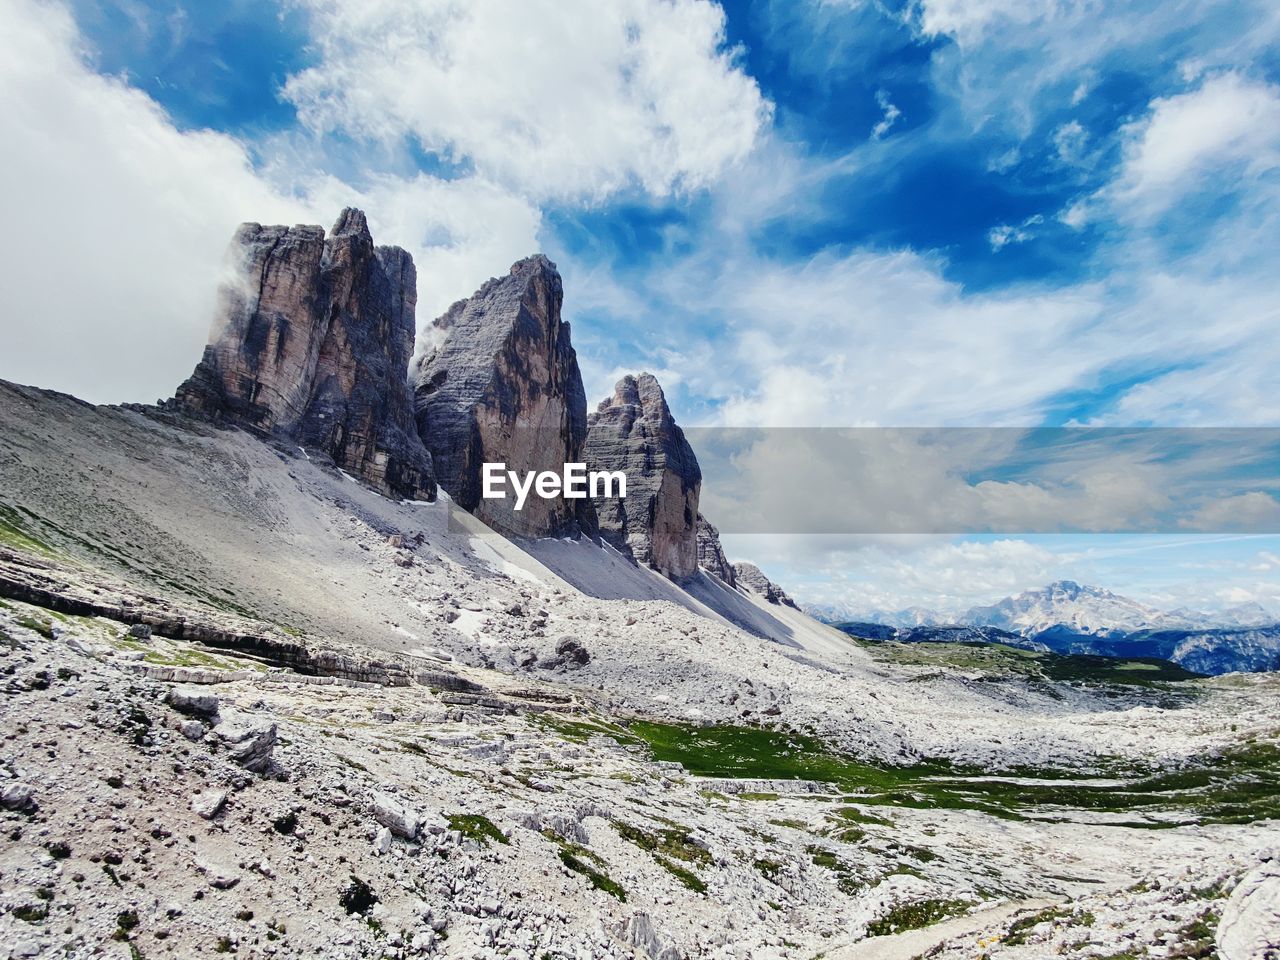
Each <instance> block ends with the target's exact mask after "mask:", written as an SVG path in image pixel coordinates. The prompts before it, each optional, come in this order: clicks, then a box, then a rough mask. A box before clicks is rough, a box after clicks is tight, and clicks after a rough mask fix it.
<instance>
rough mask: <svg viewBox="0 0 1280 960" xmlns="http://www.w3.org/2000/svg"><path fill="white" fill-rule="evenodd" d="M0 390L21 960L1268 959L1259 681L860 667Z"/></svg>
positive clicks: (599, 553) (742, 612)
mask: <svg viewBox="0 0 1280 960" xmlns="http://www.w3.org/2000/svg"><path fill="white" fill-rule="evenodd" d="M3 389H4V390H5V396H4V403H3V404H0V508H2V510H3V512H2V513H0V520H2V521H3V523H2V524H0V586H2V587H3V596H4V597H6V598H7V599H5V600H4V606H3V607H0V631H3V636H2V637H0V671H3V676H0V683H2V684H3V693H2V694H0V729H2V730H3V736H4V741H3V749H2V752H0V801H2V802H3V806H4V811H3V813H0V817H2V818H3V819H2V829H3V834H2V836H3V840H0V908H2V909H3V911H4V912H3V913H2V914H0V944H4V945H5V946H6V947H7V948H8V949H9V950H10V952H11V953H12V954H13V955H15V956H38V955H50V956H53V955H70V956H88V955H93V954H108V955H110V954H113V953H114V954H115V955H119V956H143V957H154V956H162V955H166V954H168V955H175V956H194V955H206V954H209V953H216V952H220V951H221V952H234V953H236V954H237V955H242V956H257V955H275V956H302V955H322V956H371V957H377V956H412V955H427V954H438V955H441V956H449V957H475V956H481V957H503V956H505V957H513V958H519V957H528V958H539V960H540V958H543V957H546V956H550V957H579V956H581V957H586V956H591V957H606V956H610V957H633V956H637V955H638V956H641V957H654V958H660V957H666V958H668V960H670V958H672V957H676V956H683V957H738V958H745V957H760V958H764V957H784V956H786V957H814V956H817V955H819V954H826V955H828V956H831V957H837V956H848V957H855V956H857V957H867V956H883V957H892V956H900V955H909V956H917V955H925V954H930V953H931V952H932V953H931V955H938V956H946V957H953V956H954V957H960V956H975V955H979V954H982V953H985V954H986V955H989V956H991V957H997V956H1006V955H1007V956H1009V957H1011V958H1018V957H1039V956H1052V955H1059V954H1061V955H1067V956H1082V957H1112V958H1121V957H1126V956H1134V957H1137V956H1144V957H1146V956H1149V957H1172V956H1183V957H1191V956H1209V955H1210V954H1209V953H1206V952H1204V951H1206V950H1209V949H1214V950H1218V951H1219V954H1220V955H1221V956H1222V957H1224V958H1227V960H1237V958H1247V957H1265V956H1267V955H1268V954H1267V952H1266V951H1267V950H1272V951H1274V950H1275V949H1276V948H1275V942H1276V940H1277V939H1278V936H1277V934H1276V930H1277V929H1278V928H1280V923H1278V922H1277V920H1276V905H1275V904H1276V894H1275V890H1276V885H1277V879H1276V875H1275V872H1274V867H1273V861H1271V860H1269V859H1268V858H1269V857H1270V856H1272V851H1273V850H1274V847H1275V843H1276V841H1275V829H1274V828H1275V823H1274V820H1267V819H1266V818H1267V817H1274V816H1275V813H1274V810H1275V803H1276V792H1275V789H1274V788H1275V777H1276V773H1277V770H1276V768H1275V764H1274V763H1273V757H1274V751H1275V749H1276V748H1275V744H1276V741H1277V739H1278V730H1277V726H1278V725H1277V722H1276V716H1275V707H1274V704H1275V702H1276V699H1275V698H1276V693H1277V685H1276V682H1275V681H1276V678H1274V677H1261V676H1259V677H1226V678H1220V679H1218V680H1214V681H1193V682H1191V683H1188V684H1164V683H1152V684H1147V685H1141V684H1139V685H1132V686H1124V687H1117V686H1115V685H1110V684H1090V683H1067V682H1053V681H1046V680H1043V679H1032V678H1027V677H1024V676H1003V675H1002V676H996V675H994V674H992V673H990V672H988V671H985V670H984V669H983V668H982V667H981V666H980V665H977V666H974V665H963V666H956V665H952V666H950V667H945V666H944V667H939V666H938V665H937V664H931V665H920V664H910V663H894V662H886V661H884V660H881V659H875V658H873V657H872V656H870V655H869V654H868V653H867V651H866V650H865V649H864V648H863V647H861V646H860V645H858V644H856V643H853V642H851V641H849V640H848V639H847V638H844V637H842V636H841V635H839V634H836V633H835V632H834V631H831V630H829V629H827V628H823V627H821V626H820V625H818V624H815V623H813V622H812V621H810V620H808V618H806V617H804V615H803V614H801V613H800V612H799V611H795V610H793V609H791V608H784V607H781V606H779V605H772V604H769V603H768V602H767V600H766V599H765V598H764V597H762V596H760V595H758V594H754V593H753V592H752V591H751V590H750V589H748V588H744V589H742V590H739V591H721V592H717V590H719V589H720V588H717V587H715V585H714V584H712V583H710V582H708V583H701V584H695V585H693V586H691V587H690V589H689V590H687V591H679V590H676V589H674V588H673V587H671V586H670V585H669V583H668V582H667V581H665V580H662V579H661V578H659V577H657V576H656V575H649V574H645V573H644V571H638V570H635V568H631V567H627V566H626V565H625V561H622V560H621V559H620V558H619V557H618V555H617V554H616V552H614V553H610V552H609V551H608V550H607V548H601V547H598V546H596V545H593V544H585V543H564V542H561V541H554V542H548V543H542V544H530V545H525V546H520V545H517V544H513V543H511V542H509V541H507V540H505V539H502V538H497V537H493V536H490V535H485V533H484V531H483V530H479V529H477V528H476V527H475V526H474V525H468V522H467V518H465V517H457V516H456V515H451V512H450V509H449V505H448V503H447V502H446V501H445V500H443V499H442V501H441V502H439V503H437V504H433V505H427V504H415V503H396V502H393V501H391V500H387V499H384V498H382V497H379V496H376V495H375V494H373V493H371V492H370V491H368V490H367V489H365V488H364V487H362V486H360V485H359V484H356V483H354V482H353V481H350V480H348V479H346V478H344V477H343V476H342V475H341V474H340V473H338V472H337V471H334V470H333V469H331V468H329V467H326V466H325V465H324V464H323V463H322V462H320V461H319V458H316V460H314V461H313V460H312V459H310V454H309V453H308V451H305V450H288V449H285V448H280V447H272V446H269V445H266V444H263V443H261V442H259V441H257V440H254V439H252V438H250V437H248V436H246V435H244V434H242V433H239V432H235V431H218V430H212V429H209V428H205V427H197V426H194V425H191V424H187V423H184V422H182V421H180V420H176V419H172V418H167V417H164V416H156V415H154V414H147V413H142V412H137V411H128V410H116V409H109V408H90V407H87V406H85V405H83V404H79V403H78V402H77V401H74V400H71V399H70V398H65V397H57V396H55V395H48V394H42V393H40V392H38V391H30V390H26V389H24V388H11V387H4V388H3ZM526 547H527V549H526ZM619 564H622V566H618V565H619ZM606 587H607V588H608V589H609V590H614V591H616V592H615V593H613V594H611V595H609V598H602V597H601V594H602V593H604V592H605V589H606ZM737 623H748V624H749V625H750V627H751V629H750V630H744V629H741V628H740V627H739V626H737V625H736V624H737ZM851 757H852V758H855V760H856V762H855V760H851V759H850V758H851ZM930 764H932V765H933V766H930ZM1215 764H1216V765H1215ZM1206 765H1207V766H1206ZM1182 769H1190V770H1192V771H1193V772H1194V771H1207V772H1206V773H1205V775H1204V776H1203V777H1201V778H1200V779H1194V777H1193V778H1192V779H1188V780H1186V781H1185V782H1184V781H1182V780H1176V779H1166V780H1160V781H1151V780H1149V779H1146V778H1149V777H1150V776H1153V775H1155V774H1156V773H1157V772H1159V771H1174V772H1173V773H1167V774H1162V776H1167V777H1174V776H1175V775H1177V776H1181V774H1176V771H1178V770H1182ZM1188 776H1191V774H1188ZM993 910H994V911H996V912H995V913H992V912H990V911H993ZM1045 911H1048V912H1045ZM1033 921H1034V922H1033ZM930 930H932V931H934V932H936V937H935V936H933V934H932V933H930ZM922 934H924V935H925V939H924V941H923V942H921V940H920V936H921V935H922ZM1266 944H1270V946H1267V945H1266ZM904 950H910V951H914V952H911V953H909V954H903V953H902V951H904ZM1196 950H1199V951H1201V952H1198V953H1197V952H1194V951H1196ZM868 951H872V952H868Z"/></svg>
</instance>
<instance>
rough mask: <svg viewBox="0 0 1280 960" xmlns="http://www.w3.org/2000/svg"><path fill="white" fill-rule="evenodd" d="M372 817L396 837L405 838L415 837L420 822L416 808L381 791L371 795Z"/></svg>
mask: <svg viewBox="0 0 1280 960" xmlns="http://www.w3.org/2000/svg"><path fill="white" fill-rule="evenodd" d="M373 818H374V819H375V820H377V821H378V822H379V823H380V824H382V825H383V826H384V827H386V828H387V829H389V830H390V831H391V832H392V833H394V834H395V835H396V836H397V837H403V838H404V839H406V840H412V839H414V838H415V837H417V835H418V827H419V825H420V823H421V821H420V819H419V818H418V813H417V811H416V810H414V809H413V808H412V807H410V806H409V805H408V804H406V803H402V802H401V801H400V800H398V799H396V798H395V797H393V796H391V795H390V794H387V793H381V792H375V793H374V795H373Z"/></svg>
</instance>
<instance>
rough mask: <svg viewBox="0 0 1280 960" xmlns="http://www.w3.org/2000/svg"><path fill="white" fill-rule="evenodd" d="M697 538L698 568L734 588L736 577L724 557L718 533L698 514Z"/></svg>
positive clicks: (726, 558)
mask: <svg viewBox="0 0 1280 960" xmlns="http://www.w3.org/2000/svg"><path fill="white" fill-rule="evenodd" d="M697 538H698V566H700V567H701V568H702V569H703V570H706V571H707V572H708V573H710V574H712V575H713V576H716V577H719V578H720V579H721V580H723V581H724V582H725V583H727V584H728V585H729V586H731V587H732V586H736V585H737V576H736V575H735V574H734V572H733V564H731V563H730V562H729V558H728V557H726V556H725V555H724V547H722V546H720V531H719V530H717V529H716V528H715V527H714V526H712V525H711V521H710V520H708V519H707V518H706V517H704V516H703V515H702V514H698V533H697Z"/></svg>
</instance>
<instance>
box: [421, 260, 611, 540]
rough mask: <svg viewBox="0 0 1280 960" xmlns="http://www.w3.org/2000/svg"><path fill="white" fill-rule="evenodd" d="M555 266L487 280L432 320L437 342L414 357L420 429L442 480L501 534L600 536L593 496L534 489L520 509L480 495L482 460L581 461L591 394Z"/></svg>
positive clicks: (541, 264)
mask: <svg viewBox="0 0 1280 960" xmlns="http://www.w3.org/2000/svg"><path fill="white" fill-rule="evenodd" d="M563 299H564V293H563V288H562V285H561V282H560V274H559V273H557V272H556V267H555V264H553V263H552V262H551V261H550V260H548V259H547V258H546V257H544V256H541V255H538V256H534V257H530V258H529V259H527V260H521V261H520V262H519V263H517V264H515V265H514V266H512V268H511V271H510V272H509V273H508V274H507V275H506V276H505V277H499V278H495V279H493V280H490V281H488V282H487V283H486V284H485V285H484V286H482V287H481V288H480V289H479V290H477V291H476V292H475V294H474V295H473V296H471V297H470V298H469V299H467V300H460V301H458V302H457V303H455V304H454V305H453V306H452V307H450V308H449V309H448V311H447V312H446V313H445V314H444V316H442V317H440V318H439V319H438V320H436V321H435V324H434V330H433V333H434V334H435V336H436V340H437V342H436V345H435V348H434V349H433V350H431V351H429V352H428V353H426V354H425V355H424V356H423V357H422V359H421V360H420V361H419V363H418V365H417V370H416V372H415V375H414V382H415V383H416V388H415V397H414V402H415V406H416V410H417V419H418V432H419V434H420V435H421V436H422V437H423V438H424V440H425V441H426V443H427V446H428V447H429V448H430V450H431V455H432V457H433V459H434V462H435V468H436V476H437V477H438V478H439V481H440V484H441V486H443V487H444V489H445V490H447V491H448V492H449V495H450V496H451V497H452V498H453V499H454V501H455V502H456V503H457V504H458V505H459V506H461V507H462V508H463V509H465V510H470V511H472V512H473V513H474V514H475V515H476V516H477V517H479V518H480V519H482V520H484V521H485V522H486V523H488V524H489V525H490V526H492V527H494V528H495V529H497V530H500V531H501V532H503V533H508V534H513V535H515V536H524V537H541V536H565V535H576V534H578V533H585V534H587V535H588V536H594V535H595V510H594V508H593V507H592V504H591V501H590V500H587V499H576V500H567V499H542V498H540V497H537V496H536V495H531V496H530V497H529V499H528V501H527V502H526V503H525V505H524V507H523V509H522V510H520V511H516V510H515V509H514V504H515V501H514V499H513V497H512V496H511V493H510V490H509V489H508V496H507V498H506V499H502V500H498V499H488V500H486V499H483V498H482V497H481V492H482V487H481V482H482V480H481V467H482V464H484V463H486V462H489V463H505V464H507V468H508V469H510V470H516V471H518V472H519V473H521V474H522V475H523V474H524V473H525V472H526V471H541V470H551V471H554V472H555V473H560V472H561V471H562V470H563V469H564V464H566V463H578V462H581V461H582V456H581V453H582V444H583V442H584V441H585V439H586V435H587V399H586V392H585V391H584V390H583V387H582V374H581V373H580V372H579V370H578V356H577V354H576V353H575V352H574V349H573V345H572V343H571V342H570V339H569V325H568V324H567V323H564V322H562V321H561V319H560V305H561V303H562V301H563Z"/></svg>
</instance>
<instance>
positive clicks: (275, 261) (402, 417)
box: [175, 208, 435, 500]
mask: <svg viewBox="0 0 1280 960" xmlns="http://www.w3.org/2000/svg"><path fill="white" fill-rule="evenodd" d="M230 263H231V267H232V274H233V276H232V277H231V278H230V279H229V280H227V281H226V282H225V283H224V284H223V285H222V287H221V288H220V290H219V296H218V311H217V314H216V319H215V322H214V325H213V330H212V334H211V338H210V341H209V344H208V346H207V347H205V351H204V357H203V358H202V359H201V361H200V363H199V364H198V365H197V366H196V369H195V372H194V373H192V375H191V377H190V378H188V379H187V381H186V382H185V383H183V384H182V385H181V386H180V387H179V388H178V391H177V396H176V398H175V399H176V403H177V405H178V406H179V407H180V408H182V409H183V410H185V411H187V412H188V413H192V414H195V415H198V416H203V417H206V418H208V419H211V420H215V421H218V422H223V423H228V424H235V425H239V426H243V427H248V428H250V429H252V430H255V431H258V432H260V433H263V434H267V435H270V436H276V437H281V438H288V439H290V440H293V441H296V442H298V443H299V444H301V445H303V446H304V447H307V448H310V449H313V450H315V451H317V452H319V453H321V454H324V455H326V456H328V457H330V458H331V459H332V460H333V461H334V463H336V464H337V465H338V466H339V467H341V468H342V469H344V470H346V471H348V472H350V473H352V474H354V475H355V476H357V477H359V478H361V479H362V480H364V481H365V482H367V483H369V484H370V485H371V486H373V487H374V488H375V489H377V490H379V491H380V492H382V493H386V494H392V495H396V496H403V497H407V498H410V499H427V500H429V499H433V498H434V497H435V479H434V473H433V471H432V465H431V456H430V454H429V453H428V452H427V450H426V447H424V446H423V444H422V441H421V440H420V439H419V438H418V434H417V431H416V428H415V425H414V421H413V403H412V396H411V394H410V392H409V388H408V385H407V383H406V374H407V371H408V366H409V358H410V356H411V354H412V352H413V339H414V309H415V306H416V303H417V273H416V271H415V270H414V266H413V258H412V257H411V256H410V255H409V254H408V253H407V252H406V251H404V250H402V249H400V248H399V247H374V245H373V239H372V237H371V236H370V234H369V225H368V222H367V220H366V219H365V215H364V213H363V212H361V211H360V210H356V209H352V208H347V209H345V210H343V211H342V213H341V214H340V215H339V216H338V219H337V222H336V223H335V224H334V226H333V230H332V231H330V233H329V236H328V238H327V239H326V238H325V233H324V230H323V228H321V227H319V226H305V225H300V226H294V227H285V226H267V227H264V226H262V225H261V224H257V223H245V224H241V226H240V228H239V229H238V230H237V231H236V233H235V237H234V238H233V240H232V244H231V255H230Z"/></svg>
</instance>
